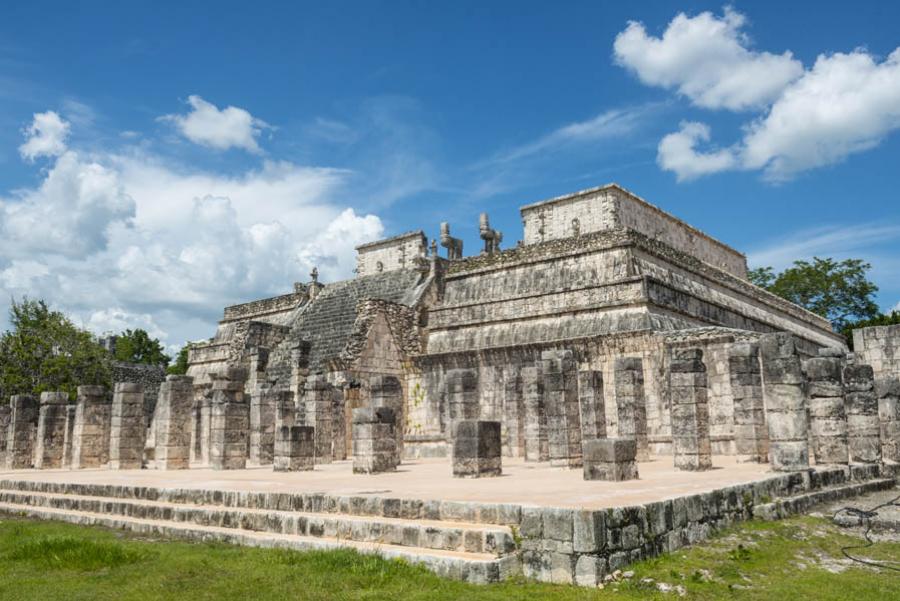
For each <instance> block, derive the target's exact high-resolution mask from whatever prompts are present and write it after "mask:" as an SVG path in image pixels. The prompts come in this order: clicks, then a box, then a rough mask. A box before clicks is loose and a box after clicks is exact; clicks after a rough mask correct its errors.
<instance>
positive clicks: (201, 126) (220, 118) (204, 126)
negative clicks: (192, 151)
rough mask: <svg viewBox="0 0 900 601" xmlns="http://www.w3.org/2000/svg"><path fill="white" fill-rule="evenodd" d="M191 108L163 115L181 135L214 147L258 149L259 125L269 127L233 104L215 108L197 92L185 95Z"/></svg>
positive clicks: (219, 148)
mask: <svg viewBox="0 0 900 601" xmlns="http://www.w3.org/2000/svg"><path fill="white" fill-rule="evenodd" d="M188 104H190V105H191V111H190V112H189V113H187V114H186V115H164V116H163V117H160V119H161V120H163V121H170V122H172V123H174V124H175V127H176V128H177V129H178V131H179V132H180V133H181V135H183V136H184V137H185V138H187V139H188V140H190V141H191V142H194V143H195V144H200V145H202V146H208V147H210V148H214V149H216V150H228V149H229V148H243V149H244V150H247V151H248V152H253V153H258V152H260V148H259V145H258V144H257V143H256V138H258V137H259V135H260V134H261V133H262V130H263V129H267V128H270V127H271V126H270V125H269V124H267V123H266V122H265V121H263V120H262V119H257V118H256V117H254V116H253V115H251V114H250V113H249V112H248V111H246V110H245V109H242V108H238V107H235V106H228V107H225V108H224V109H221V110H220V109H219V108H218V107H216V106H215V105H214V104H212V103H210V102H207V101H206V100H204V99H203V98H201V97H200V96H197V95H193V96H189V97H188Z"/></svg>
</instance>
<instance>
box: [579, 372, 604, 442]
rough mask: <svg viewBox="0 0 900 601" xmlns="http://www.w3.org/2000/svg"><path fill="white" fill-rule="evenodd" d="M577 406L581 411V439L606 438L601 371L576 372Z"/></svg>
mask: <svg viewBox="0 0 900 601" xmlns="http://www.w3.org/2000/svg"><path fill="white" fill-rule="evenodd" d="M578 406H579V409H580V411H581V437H582V440H594V439H595V438H606V402H605V400H604V397H603V372H601V371H599V370H593V369H590V370H582V371H579V372H578Z"/></svg>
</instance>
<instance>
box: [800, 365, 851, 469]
mask: <svg viewBox="0 0 900 601" xmlns="http://www.w3.org/2000/svg"><path fill="white" fill-rule="evenodd" d="M842 356H843V353H841V352H840V351H838V352H837V353H834V352H832V351H831V349H822V350H821V351H820V352H819V356H818V357H814V358H812V359H808V360H807V361H806V362H804V364H803V369H804V371H805V372H806V378H807V380H808V381H809V383H808V385H809V429H810V433H811V435H812V436H811V443H812V449H811V451H812V455H813V458H814V459H815V461H816V464H817V465H827V464H832V463H836V464H846V463H847V462H848V461H849V455H848V449H847V413H846V411H845V409H844V390H843V384H842V383H841V357H842Z"/></svg>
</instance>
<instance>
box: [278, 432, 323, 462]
mask: <svg viewBox="0 0 900 601" xmlns="http://www.w3.org/2000/svg"><path fill="white" fill-rule="evenodd" d="M315 437H316V430H315V428H311V427H310V426H281V427H279V428H278V429H277V430H276V432H275V446H274V455H273V464H274V470H275V471H276V472H308V471H310V470H312V469H313V468H314V467H315V463H316V438H315Z"/></svg>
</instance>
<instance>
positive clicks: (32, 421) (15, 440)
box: [6, 394, 38, 469]
mask: <svg viewBox="0 0 900 601" xmlns="http://www.w3.org/2000/svg"><path fill="white" fill-rule="evenodd" d="M9 405H10V408H11V409H10V415H9V427H8V429H7V434H6V468H7V469H23V468H30V467H32V465H34V439H35V437H36V434H37V421H38V403H37V401H35V399H34V397H33V396H31V395H30V394H17V395H13V397H12V398H11V399H10V401H9Z"/></svg>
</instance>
